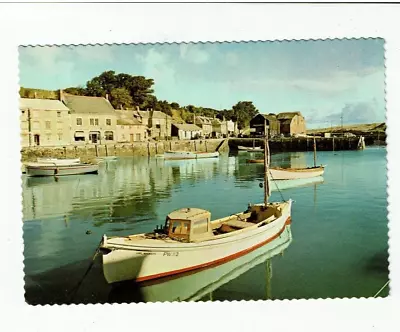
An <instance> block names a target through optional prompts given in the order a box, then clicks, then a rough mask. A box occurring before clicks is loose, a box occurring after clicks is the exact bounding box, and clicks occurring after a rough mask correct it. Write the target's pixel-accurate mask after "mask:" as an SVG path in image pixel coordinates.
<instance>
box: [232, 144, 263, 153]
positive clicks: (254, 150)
mask: <svg viewBox="0 0 400 332" xmlns="http://www.w3.org/2000/svg"><path fill="white" fill-rule="evenodd" d="M238 150H239V151H247V152H262V151H264V149H263V148H261V147H258V146H256V147H254V148H252V147H248V146H241V145H239V146H238Z"/></svg>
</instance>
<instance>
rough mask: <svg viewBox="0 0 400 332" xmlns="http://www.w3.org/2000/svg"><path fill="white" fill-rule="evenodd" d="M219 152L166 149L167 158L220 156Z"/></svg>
mask: <svg viewBox="0 0 400 332" xmlns="http://www.w3.org/2000/svg"><path fill="white" fill-rule="evenodd" d="M218 157H219V152H190V151H165V152H164V159H165V160H181V159H204V158H218Z"/></svg>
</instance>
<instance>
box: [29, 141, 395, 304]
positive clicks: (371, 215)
mask: <svg viewBox="0 0 400 332" xmlns="http://www.w3.org/2000/svg"><path fill="white" fill-rule="evenodd" d="M258 157H260V158H262V155H258V156H257V154H249V153H240V154H238V155H229V156H228V155H225V156H221V157H220V158H219V159H215V160H214V159H209V160H200V161H164V160H162V159H148V158H138V157H135V158H129V157H128V158H121V159H119V160H118V161H113V162H107V163H105V164H103V165H102V166H101V169H100V173H99V174H98V175H83V176H75V177H74V176H73V177H64V178H60V179H59V180H58V181H56V180H55V179H54V178H26V177H23V180H22V181H23V215H24V222H23V231H24V243H25V251H24V254H25V274H26V278H25V282H26V286H25V288H26V295H25V296H26V300H27V301H28V302H29V303H32V304H37V303H65V302H69V301H74V302H107V301H109V302H132V301H136V302H137V301H157V300H159V301H171V300H242V299H253V300H257V299H269V298H272V299H293V298H320V297H322V298H326V297H361V296H363V297H369V296H373V295H374V294H375V293H376V292H377V291H378V290H379V289H380V288H381V286H383V284H385V282H386V281H387V280H388V262H387V258H388V254H387V249H388V245H387V242H388V235H387V232H388V228H387V223H388V220H387V209H386V206H387V203H386V149H383V148H368V149H366V150H364V151H338V152H319V153H318V163H319V164H326V165H328V166H327V168H326V171H325V174H324V177H323V178H316V179H313V180H312V181H310V180H308V181H303V182H301V183H300V182H298V181H297V182H296V181H292V182H290V181H285V182H281V183H279V184H278V185H277V186H278V187H279V189H280V191H279V190H277V188H276V187H275V188H273V189H274V190H273V192H272V197H271V199H272V200H281V199H282V198H281V195H283V197H284V199H288V198H292V199H294V200H295V202H294V204H293V209H292V225H291V228H289V229H288V230H287V232H285V233H284V234H283V235H282V236H281V237H280V238H278V239H277V240H274V241H273V242H271V243H270V244H269V245H267V246H265V247H263V248H260V249H258V250H256V251H254V252H253V253H251V254H249V255H246V256H243V257H242V258H240V259H238V260H234V261H232V262H230V263H227V264H224V265H221V266H219V267H216V268H213V269H208V270H203V271H200V272H198V273H194V274H189V275H185V276H182V277H180V278H175V279H170V280H163V282H161V283H157V284H144V285H140V286H138V285H136V284H135V283H133V282H129V283H125V284H123V285H121V286H119V287H110V286H109V285H107V284H106V282H105V281H104V278H103V275H102V271H101V265H100V259H97V260H96V261H95V264H94V266H93V268H92V269H91V270H90V272H89V274H88V275H87V277H86V278H85V279H84V280H83V283H82V284H81V285H80V287H79V289H78V290H77V291H76V292H74V291H73V288H74V286H75V285H76V284H77V283H78V282H79V281H80V279H81V278H82V276H83V274H84V273H85V271H86V269H87V267H88V264H89V263H90V258H91V257H92V255H93V253H94V250H95V248H96V247H97V245H98V244H99V242H100V240H101V236H102V235H103V234H107V235H127V234H132V233H138V232H147V231H151V230H153V229H154V228H155V226H156V225H159V224H162V223H164V221H165V217H166V215H167V214H168V213H169V212H171V211H173V210H175V209H178V208H181V207H188V206H192V207H194V206H195V207H200V208H204V209H207V210H209V211H211V213H212V217H213V218H219V217H223V216H226V215H229V214H232V213H235V212H239V211H242V210H243V209H245V208H246V207H247V204H248V203H249V202H251V203H258V202H261V201H262V200H263V189H261V188H260V187H259V183H260V182H262V178H263V165H262V164H261V165H260V164H258V165H257V164H247V163H246V159H249V158H258ZM312 160H313V155H312V153H309V152H304V153H282V154H275V155H273V156H272V161H271V162H272V164H273V165H280V166H292V167H296V166H299V167H302V166H305V165H311V164H312ZM387 294H388V288H386V289H385V290H384V292H382V294H381V295H382V296H386V295H387Z"/></svg>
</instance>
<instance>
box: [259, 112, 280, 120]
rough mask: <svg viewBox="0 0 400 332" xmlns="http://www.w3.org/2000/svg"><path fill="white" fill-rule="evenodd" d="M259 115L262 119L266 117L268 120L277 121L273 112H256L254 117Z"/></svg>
mask: <svg viewBox="0 0 400 332" xmlns="http://www.w3.org/2000/svg"><path fill="white" fill-rule="evenodd" d="M259 115H261V116H262V117H263V118H264V119H267V120H268V121H278V119H277V117H276V115H275V114H271V113H270V114H261V113H260V114H257V115H256V116H255V117H257V116H259Z"/></svg>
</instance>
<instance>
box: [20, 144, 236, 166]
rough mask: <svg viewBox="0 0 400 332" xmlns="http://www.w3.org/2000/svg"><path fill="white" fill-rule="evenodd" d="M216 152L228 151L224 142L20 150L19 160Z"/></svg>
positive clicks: (88, 159)
mask: <svg viewBox="0 0 400 332" xmlns="http://www.w3.org/2000/svg"><path fill="white" fill-rule="evenodd" d="M217 150H218V151H220V152H223V151H225V152H227V151H229V146H228V144H227V143H226V142H225V140H224V139H207V140H181V141H175V140H172V141H160V142H134V143H117V144H101V145H100V144H96V145H95V144H88V145H78V146H73V145H68V146H46V147H45V146H39V147H25V148H22V150H21V159H22V161H23V162H26V161H34V160H36V158H38V157H39V158H40V157H52V158H78V157H79V158H81V160H82V161H84V162H85V161H91V160H93V159H94V158H96V157H105V156H155V155H157V154H162V153H164V151H193V152H214V151H217Z"/></svg>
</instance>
